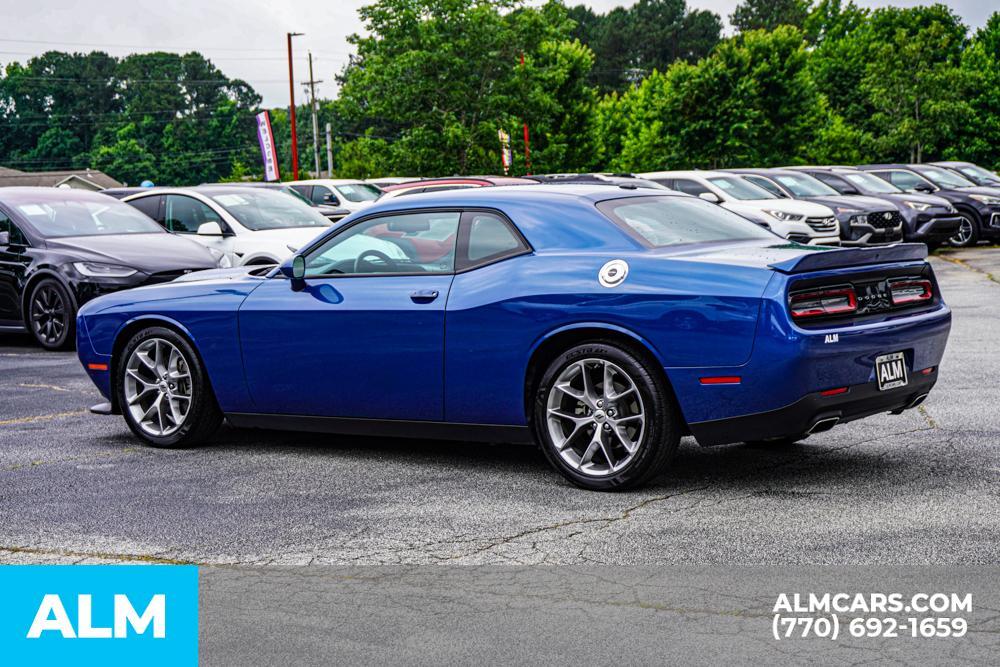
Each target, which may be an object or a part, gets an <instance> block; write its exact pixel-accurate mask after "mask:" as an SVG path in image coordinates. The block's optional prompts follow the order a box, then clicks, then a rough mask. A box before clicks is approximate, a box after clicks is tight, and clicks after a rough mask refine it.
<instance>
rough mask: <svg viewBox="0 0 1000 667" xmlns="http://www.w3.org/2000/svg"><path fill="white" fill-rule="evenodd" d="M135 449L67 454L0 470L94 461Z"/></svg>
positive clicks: (8, 470) (126, 453)
mask: <svg viewBox="0 0 1000 667" xmlns="http://www.w3.org/2000/svg"><path fill="white" fill-rule="evenodd" d="M134 451H135V448H133V447H125V448H123V449H116V450H114V451H111V452H94V453H91V454H79V455H77V456H67V457H65V458H61V459H51V460H46V459H40V460H35V461H29V462H28V463H15V464H14V465H12V466H10V467H7V468H0V471H3V472H13V471H15V470H20V469H22V468H34V467H35V466H44V465H51V464H53V463H72V462H74V461H77V462H79V461H92V460H94V459H102V458H109V457H112V456H116V455H118V454H125V455H129V454H131V453H133V452H134Z"/></svg>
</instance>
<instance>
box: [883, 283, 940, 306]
mask: <svg viewBox="0 0 1000 667" xmlns="http://www.w3.org/2000/svg"><path fill="white" fill-rule="evenodd" d="M889 294H890V295H891V296H892V304H893V305H894V306H901V305H904V304H907V303H917V302H919V301H929V300H930V299H931V298H932V297H933V296H934V288H932V287H931V281H929V280H925V279H923V278H911V279H905V280H893V281H891V282H890V283H889Z"/></svg>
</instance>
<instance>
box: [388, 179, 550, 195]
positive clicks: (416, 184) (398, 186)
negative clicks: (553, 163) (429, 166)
mask: <svg viewBox="0 0 1000 667" xmlns="http://www.w3.org/2000/svg"><path fill="white" fill-rule="evenodd" d="M534 184H535V181H533V180H530V179H527V178H518V177H516V176H447V177H442V178H418V179H415V180H412V181H404V182H402V183H393V184H391V185H387V186H385V187H384V188H382V189H383V190H384V191H385V192H393V191H394V190H412V189H413V188H422V187H432V186H435V185H480V186H487V185H534Z"/></svg>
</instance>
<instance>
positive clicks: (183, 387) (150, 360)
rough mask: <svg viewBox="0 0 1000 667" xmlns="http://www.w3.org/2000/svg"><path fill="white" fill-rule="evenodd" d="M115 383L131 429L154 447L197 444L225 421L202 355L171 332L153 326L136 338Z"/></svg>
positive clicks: (120, 364) (123, 356)
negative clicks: (202, 362) (209, 381)
mask: <svg viewBox="0 0 1000 667" xmlns="http://www.w3.org/2000/svg"><path fill="white" fill-rule="evenodd" d="M115 381H116V390H117V392H118V404H119V405H120V406H121V409H122V414H123V415H124V416H125V421H126V422H127V423H128V425H129V428H131V429H132V432H133V433H135V434H136V435H137V436H139V437H140V438H142V439H143V440H145V441H146V442H148V443H149V444H151V445H153V446H155V447H186V446H190V445H195V444H198V443H200V442H202V441H204V440H205V439H207V438H209V437H210V436H211V435H212V434H213V433H214V432H215V431H216V429H218V428H219V425H220V424H221V423H222V412H221V411H220V410H219V407H218V405H217V404H216V402H215V395H214V394H213V392H212V388H211V386H210V385H209V383H208V378H207V376H206V375H205V371H204V368H203V367H202V364H201V361H200V359H199V358H198V355H197V354H195V351H194V348H193V347H192V346H191V344H190V343H188V341H187V340H186V339H185V338H184V337H182V336H180V335H179V334H177V333H176V332H175V331H173V330H171V329H167V328H164V327H150V328H148V329H143V330H142V331H140V332H138V333H137V334H135V335H134V336H132V338H131V339H130V340H129V342H128V343H127V344H126V345H125V349H124V350H123V352H122V354H121V357H120V358H119V360H118V364H117V368H116V371H115Z"/></svg>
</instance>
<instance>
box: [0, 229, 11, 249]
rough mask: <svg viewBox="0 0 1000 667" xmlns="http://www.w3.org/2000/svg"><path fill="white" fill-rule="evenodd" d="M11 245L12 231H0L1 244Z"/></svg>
mask: <svg viewBox="0 0 1000 667" xmlns="http://www.w3.org/2000/svg"><path fill="white" fill-rule="evenodd" d="M9 245H10V232H0V246H4V247H6V246H9Z"/></svg>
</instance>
